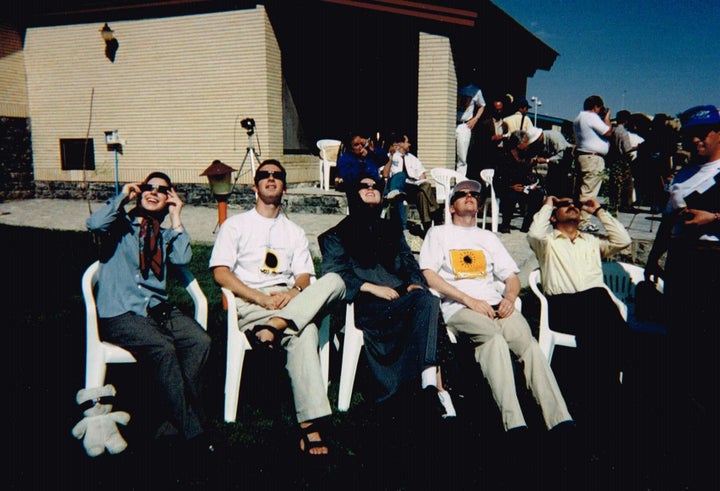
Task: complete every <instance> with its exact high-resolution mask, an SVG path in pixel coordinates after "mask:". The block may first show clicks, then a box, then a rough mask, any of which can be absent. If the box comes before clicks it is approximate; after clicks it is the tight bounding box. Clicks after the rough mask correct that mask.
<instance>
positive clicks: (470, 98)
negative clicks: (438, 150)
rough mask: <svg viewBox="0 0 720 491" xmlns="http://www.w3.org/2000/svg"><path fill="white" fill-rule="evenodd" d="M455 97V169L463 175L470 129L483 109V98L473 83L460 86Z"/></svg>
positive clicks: (470, 135) (480, 91) (465, 166)
mask: <svg viewBox="0 0 720 491" xmlns="http://www.w3.org/2000/svg"><path fill="white" fill-rule="evenodd" d="M457 99H458V110H457V127H456V128H455V144H456V153H457V163H456V164H455V170H456V171H457V172H459V173H460V174H462V175H463V176H465V175H466V174H467V165H468V164H467V156H468V150H469V149H470V140H471V139H472V131H473V128H475V125H476V124H477V122H478V121H479V120H480V116H482V113H483V111H484V110H485V99H484V98H483V93H482V90H480V89H479V88H478V87H476V86H475V85H473V84H470V85H466V86H464V87H462V88H460V90H458V98H457Z"/></svg>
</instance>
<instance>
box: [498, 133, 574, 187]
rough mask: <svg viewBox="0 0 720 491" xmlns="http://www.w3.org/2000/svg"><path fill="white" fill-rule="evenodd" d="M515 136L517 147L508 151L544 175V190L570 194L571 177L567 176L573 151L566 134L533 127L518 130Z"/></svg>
mask: <svg viewBox="0 0 720 491" xmlns="http://www.w3.org/2000/svg"><path fill="white" fill-rule="evenodd" d="M516 136H517V138H515V139H513V141H517V147H516V151H515V152H511V155H513V157H515V158H516V159H520V160H524V161H526V162H527V163H528V164H529V165H531V166H534V167H533V168H534V171H535V173H536V174H538V175H540V176H541V177H542V178H543V179H542V181H543V184H544V185H543V187H544V188H545V192H546V193H548V194H554V195H556V196H566V195H570V194H572V179H570V178H569V177H568V174H569V173H570V167H571V165H572V153H571V152H570V148H571V145H570V143H569V142H568V141H567V140H566V139H565V136H564V135H563V134H562V133H560V132H559V131H557V130H541V129H540V128H536V127H533V128H528V130H527V131H519V132H517V133H516ZM538 164H539V165H538Z"/></svg>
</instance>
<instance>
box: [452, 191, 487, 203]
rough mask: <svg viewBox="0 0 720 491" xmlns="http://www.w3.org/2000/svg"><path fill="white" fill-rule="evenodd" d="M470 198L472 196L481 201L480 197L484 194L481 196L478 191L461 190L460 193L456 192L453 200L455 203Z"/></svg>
mask: <svg viewBox="0 0 720 491" xmlns="http://www.w3.org/2000/svg"><path fill="white" fill-rule="evenodd" d="M468 196H472V197H473V198H475V199H477V200H479V199H480V196H482V194H480V193H479V192H477V191H465V190H460V191H456V192H455V193H453V197H452V200H453V201H457V200H459V199H460V198H467V197H468Z"/></svg>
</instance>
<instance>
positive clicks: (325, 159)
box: [317, 139, 341, 191]
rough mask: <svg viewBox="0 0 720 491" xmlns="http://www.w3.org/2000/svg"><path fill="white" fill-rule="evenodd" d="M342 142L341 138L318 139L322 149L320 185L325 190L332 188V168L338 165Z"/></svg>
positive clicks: (319, 146) (318, 145)
mask: <svg viewBox="0 0 720 491" xmlns="http://www.w3.org/2000/svg"><path fill="white" fill-rule="evenodd" d="M340 143H341V142H340V140H332V139H323V140H318V141H317V147H318V149H319V150H320V187H321V188H322V189H324V190H325V191H328V190H329V189H330V168H331V167H337V158H338V153H339V151H340Z"/></svg>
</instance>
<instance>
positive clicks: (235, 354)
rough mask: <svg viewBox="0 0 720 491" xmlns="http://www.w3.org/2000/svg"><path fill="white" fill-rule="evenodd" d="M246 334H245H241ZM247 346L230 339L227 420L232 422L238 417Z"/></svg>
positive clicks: (226, 376)
mask: <svg viewBox="0 0 720 491" xmlns="http://www.w3.org/2000/svg"><path fill="white" fill-rule="evenodd" d="M241 335H243V336H244V334H241ZM244 362H245V346H242V343H238V342H237V341H234V342H233V341H231V340H228V355H227V361H226V363H227V368H226V370H225V414H224V417H225V421H226V422H228V423H232V422H234V421H235V420H236V419H237V408H238V400H239V399H240V381H241V380H242V369H243V363H244Z"/></svg>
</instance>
